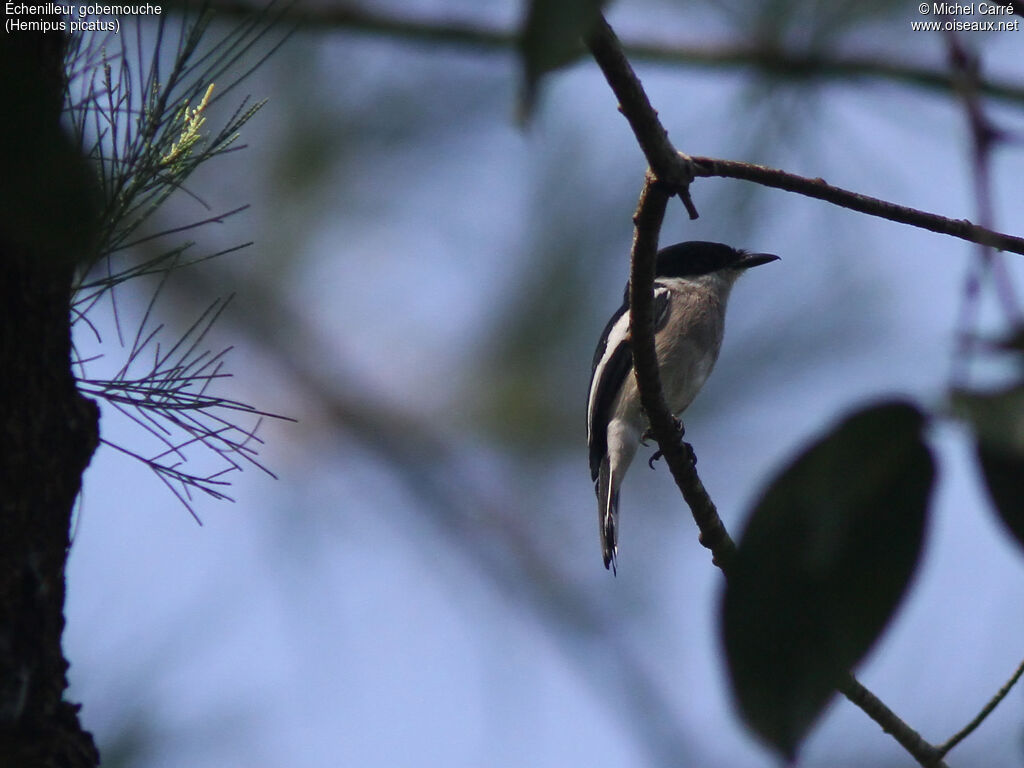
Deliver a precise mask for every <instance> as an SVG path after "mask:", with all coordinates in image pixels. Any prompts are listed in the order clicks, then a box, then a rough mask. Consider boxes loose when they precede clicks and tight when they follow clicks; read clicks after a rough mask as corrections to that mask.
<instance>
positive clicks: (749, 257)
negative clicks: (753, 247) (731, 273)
mask: <svg viewBox="0 0 1024 768" xmlns="http://www.w3.org/2000/svg"><path fill="white" fill-rule="evenodd" d="M778 260H779V257H778V256H776V255H775V254H774V253H744V254H743V258H742V259H740V260H739V263H737V264H736V267H737V268H738V269H750V268H751V267H759V266H761V265H762V264H767V263H768V262H770V261H778Z"/></svg>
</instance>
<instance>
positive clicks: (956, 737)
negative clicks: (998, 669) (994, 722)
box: [936, 661, 1024, 758]
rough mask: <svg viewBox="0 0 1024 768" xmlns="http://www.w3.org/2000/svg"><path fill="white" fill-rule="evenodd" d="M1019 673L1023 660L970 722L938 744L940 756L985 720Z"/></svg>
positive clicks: (1022, 666)
mask: <svg viewBox="0 0 1024 768" xmlns="http://www.w3.org/2000/svg"><path fill="white" fill-rule="evenodd" d="M1021 675H1024V661H1022V662H1021V663H1020V665H1019V666H1018V667H1017V669H1016V670H1015V671H1014V673H1013V674H1012V675H1010V679H1009V680H1007V681H1006V682H1005V683H1004V684H1003V687H1002V688H1000V689H999V690H998V691H996V695H995V696H993V697H992V698H991V699H989V701H988V703H987V704H986V705H985V706H984V707H982V708H981V711H980V712H979V713H978V714H977V715H975V717H974V719H973V720H971V722H969V723H968V724H967V725H965V726H964V727H963V728H961V729H960V730H959V731H957V732H956V733H955V734H953V735H952V736H951V737H950V738H949V739H948V740H947V741H945V742H943V743H942V744H941V745H939V747H938V749H937V750H936V751H937V752H938V755H939V757H940V758H941V757H945V756H946V754H947V753H948V752H949V751H950V750H951V749H953V747H955V746H956V745H957V744H959V743H960V742H961V741H963V740H964V739H966V738H967V737H968V736H970V735H971V733H973V732H974V730H975V729H976V728H977V727H978V726H979V725H981V724H982V723H983V722H984V721H985V718H986V717H988V716H989V715H990V714H992V710H994V709H995V708H996V707H997V706H999V702H1001V701H1002V700H1003V699H1005V698H1006V694H1008V693H1009V692H1010V689H1011V688H1013V686H1015V685H1016V684H1017V681H1018V680H1020V678H1021Z"/></svg>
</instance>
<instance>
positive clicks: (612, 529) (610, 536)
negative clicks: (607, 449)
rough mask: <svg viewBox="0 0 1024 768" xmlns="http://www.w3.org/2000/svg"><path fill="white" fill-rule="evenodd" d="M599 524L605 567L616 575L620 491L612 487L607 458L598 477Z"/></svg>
mask: <svg viewBox="0 0 1024 768" xmlns="http://www.w3.org/2000/svg"><path fill="white" fill-rule="evenodd" d="M597 523H598V529H599V531H600V534H601V554H602V555H604V567H605V568H611V570H612V573H615V572H616V569H615V557H616V555H617V554H618V551H619V489H618V487H612V473H611V462H610V461H609V460H608V457H607V456H605V457H604V460H603V461H602V462H601V468H600V470H599V471H598V475H597Z"/></svg>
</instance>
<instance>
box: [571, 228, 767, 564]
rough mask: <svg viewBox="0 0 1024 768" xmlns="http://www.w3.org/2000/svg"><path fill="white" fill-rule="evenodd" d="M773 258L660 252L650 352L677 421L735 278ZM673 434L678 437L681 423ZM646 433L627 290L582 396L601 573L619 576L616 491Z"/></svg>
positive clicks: (692, 250) (699, 377)
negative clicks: (606, 571)
mask: <svg viewBox="0 0 1024 768" xmlns="http://www.w3.org/2000/svg"><path fill="white" fill-rule="evenodd" d="M778 259H779V257H778V256H776V255H774V254H771V253H750V252H748V251H744V250H740V249H737V248H732V247H730V246H728V245H724V244H723V243H712V242H706V241H700V240H691V241H688V242H684V243H677V244H675V245H670V246H668V247H666V248H663V249H661V250H660V251H658V254H657V259H656V262H655V278H654V346H655V350H656V352H657V355H658V365H659V370H660V372H661V385H662V390H663V391H664V393H665V400H666V402H667V403H668V406H669V409H670V410H671V411H672V413H673V414H674V415H675V417H676V418H677V419H678V418H679V416H680V415H681V414H682V413H683V411H685V410H686V408H687V407H688V406H689V405H690V403H691V402H693V399H694V397H696V396H697V393H698V392H699V391H700V389H701V387H702V386H704V382H705V381H707V378H708V376H709V375H710V373H711V369H712V368H713V367H714V365H715V361H716V360H717V359H718V352H719V350H720V349H721V346H722V335H723V332H724V330H725V307H726V303H727V302H728V299H729V293H730V291H731V290H732V286H733V284H734V283H735V282H736V279H737V278H738V277H739V276H740V275H741V274H743V273H744V272H745V271H746V270H748V269H750V268H751V267H756V266H760V265H762V264H768V263H769V262H772V261H777V260H778ZM679 429H680V434H682V423H681V422H680V423H679ZM646 430H647V418H646V416H645V415H644V413H643V410H642V408H641V406H640V395H639V392H638V391H637V386H636V379H635V377H634V376H633V350H632V346H631V343H630V336H629V284H628V283H627V285H626V291H625V293H624V295H623V300H622V306H620V307H619V308H618V309H617V310H616V311H615V313H614V314H613V315H612V316H611V318H610V319H609V320H608V324H607V325H606V326H605V328H604V331H603V332H602V334H601V338H600V340H599V341H598V343H597V349H596V350H595V352H594V362H593V367H592V368H591V374H590V391H589V394H588V396H587V444H588V448H589V454H590V476H591V480H593V482H594V491H595V493H596V495H597V513H598V524H599V531H600V536H601V554H602V556H603V557H604V566H605V568H610V569H611V570H612V572H613V573H615V572H617V566H616V561H617V557H618V534H619V489H620V488H621V487H622V480H623V478H624V477H625V475H626V470H627V469H629V465H630V463H631V462H632V461H633V457H634V455H635V454H636V450H637V447H638V446H639V445H640V443H641V442H642V441H643V440H644V438H645V434H646ZM659 455H660V454H655V457H654V458H657V457H658V456H659ZM654 458H652V462H653V460H654ZM651 466H652V467H653V466H654V465H653V463H652V464H651Z"/></svg>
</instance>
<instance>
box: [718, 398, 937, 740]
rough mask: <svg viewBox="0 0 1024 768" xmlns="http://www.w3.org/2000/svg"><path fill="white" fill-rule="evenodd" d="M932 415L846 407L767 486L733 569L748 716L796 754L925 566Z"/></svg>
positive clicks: (737, 674)
mask: <svg viewBox="0 0 1024 768" xmlns="http://www.w3.org/2000/svg"><path fill="white" fill-rule="evenodd" d="M924 424H925V416H924V414H922V413H921V411H920V410H918V409H917V408H916V407H915V406H914V405H912V404H910V403H907V402H903V401H887V402H884V403H881V404H878V405H874V406H872V407H869V408H866V409H863V410H861V411H858V412H856V413H854V414H853V415H851V416H849V417H847V418H846V419H845V420H844V421H842V422H841V423H840V424H839V425H838V426H836V427H835V428H834V429H833V430H832V431H831V432H830V433H829V434H827V435H825V436H824V437H823V438H821V439H819V440H818V441H817V442H815V443H814V444H813V445H812V446H810V447H809V448H808V449H806V450H805V451H804V452H803V453H802V454H800V455H799V456H798V457H797V458H796V459H795V460H794V461H793V462H792V464H790V465H789V467H787V468H786V469H785V470H784V471H783V472H782V473H781V474H780V475H779V476H778V477H777V478H775V480H774V481H773V482H772V483H771V484H770V486H769V487H768V489H767V490H766V491H765V493H764V495H763V497H762V498H761V500H760V502H759V503H758V504H757V506H756V507H755V509H754V511H753V513H752V515H751V517H750V520H749V522H748V524H747V527H746V530H745V531H744V532H743V536H742V539H741V540H740V543H739V547H738V549H737V553H736V558H735V561H734V564H733V566H732V567H731V568H730V571H729V573H728V582H727V585H726V590H725V596H724V600H723V604H722V614H721V620H722V627H721V629H722V636H723V641H724V643H725V650H726V656H727V661H728V666H729V673H730V678H731V683H732V689H733V694H734V696H735V698H736V701H737V703H738V705H739V708H740V711H741V713H742V715H743V718H744V719H745V720H746V722H747V724H748V725H749V726H750V727H751V728H753V729H754V731H756V732H757V733H758V734H759V735H760V736H761V737H762V738H764V739H765V740H766V741H768V742H769V743H770V744H771V745H772V746H774V747H775V748H776V749H778V750H779V751H780V752H781V753H782V754H783V755H785V756H786V757H788V758H790V759H792V758H793V757H794V755H795V753H796V749H797V746H798V745H799V743H800V741H801V740H802V739H803V737H804V736H805V735H806V733H807V731H808V730H809V729H810V727H811V725H812V724H813V723H814V721H815V720H816V719H817V718H818V716H819V715H820V714H821V712H822V710H823V709H824V708H825V706H826V704H827V703H828V701H829V699H830V698H831V696H832V694H833V692H834V690H835V686H836V683H837V682H838V680H839V679H840V676H841V675H843V674H844V673H846V672H848V671H849V670H850V668H851V667H853V666H854V665H855V664H856V663H857V662H858V661H860V659H862V658H863V657H864V655H865V654H866V653H867V652H868V650H869V649H870V648H871V646H872V644H873V643H874V642H875V640H876V639H877V638H878V636H879V635H880V634H881V632H882V630H883V629H884V628H885V625H886V623H887V622H888V621H889V619H890V617H891V616H892V614H893V612H894V611H895V609H896V606H897V604H898V603H899V600H900V598H901V596H902V595H903V593H904V592H905V591H906V588H907V585H908V583H909V581H910V578H911V576H912V575H913V573H914V570H915V568H916V567H917V562H918V558H919V555H920V552H921V546H922V541H923V538H924V529H925V519H926V513H927V508H928V500H929V497H930V495H931V489H932V481H933V479H934V474H935V470H934V462H933V460H932V456H931V452H930V451H929V450H928V448H927V446H926V445H925V444H924V442H923V441H922V437H921V431H922V428H923V426H924Z"/></svg>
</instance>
